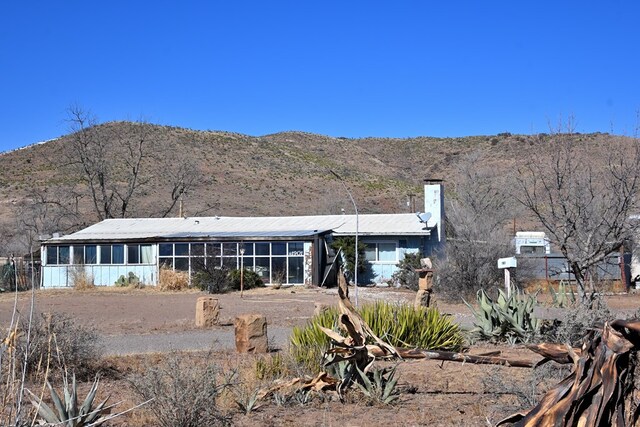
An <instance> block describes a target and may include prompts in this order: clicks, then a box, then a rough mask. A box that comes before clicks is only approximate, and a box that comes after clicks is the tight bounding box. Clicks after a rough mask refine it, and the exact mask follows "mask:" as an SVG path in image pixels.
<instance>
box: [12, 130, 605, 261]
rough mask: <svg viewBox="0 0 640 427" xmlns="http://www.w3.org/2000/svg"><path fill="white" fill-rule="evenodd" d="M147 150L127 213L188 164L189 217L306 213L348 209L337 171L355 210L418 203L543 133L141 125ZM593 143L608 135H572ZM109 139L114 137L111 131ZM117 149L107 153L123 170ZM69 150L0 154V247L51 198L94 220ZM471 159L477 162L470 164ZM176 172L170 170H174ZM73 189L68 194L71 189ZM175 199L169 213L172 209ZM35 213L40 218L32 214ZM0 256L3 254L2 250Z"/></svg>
mask: <svg viewBox="0 0 640 427" xmlns="http://www.w3.org/2000/svg"><path fill="white" fill-rule="evenodd" d="M133 126H134V125H133V124H132V123H130V122H111V123H106V124H102V125H99V127H100V128H101V129H102V130H105V131H109V132H104V133H103V135H107V136H105V138H106V140H105V141H104V142H105V144H104V146H105V147H107V148H108V147H116V146H117V140H116V138H117V137H118V136H117V135H119V137H122V136H123V135H125V136H126V135H127V133H130V132H132V130H131V129H133ZM147 126H149V128H148V132H149V133H148V135H149V141H150V145H149V147H150V148H151V150H150V152H149V155H148V156H146V157H145V158H144V161H143V165H142V170H143V175H142V178H144V180H146V181H148V184H147V185H145V186H144V187H141V189H140V190H139V193H138V194H137V195H136V196H135V197H134V198H133V199H132V200H133V202H132V204H131V206H130V207H129V209H128V213H127V216H159V215H161V214H162V213H163V209H164V208H165V207H166V206H170V202H171V194H170V193H171V190H172V181H171V178H172V172H171V171H172V168H173V166H174V165H176V164H180V165H188V166H189V168H191V170H192V171H193V173H194V174H195V175H194V176H195V177H196V178H197V179H196V181H195V183H194V185H193V187H192V188H190V189H189V191H188V192H187V193H186V194H185V195H184V197H183V200H184V214H185V215H191V216H195V215H255V216H259V215H305V214H335V213H340V211H341V209H344V210H345V211H346V212H347V213H349V212H352V207H351V202H350V200H349V198H348V195H347V194H346V192H345V190H344V188H343V186H342V184H341V183H340V182H339V181H338V180H337V179H336V178H335V177H333V175H332V174H331V173H330V172H329V171H330V170H333V171H335V172H336V173H338V174H339V175H341V176H342V178H343V180H344V182H345V183H346V185H347V186H348V187H349V189H350V190H351V192H352V194H353V197H354V198H355V200H356V202H357V204H358V208H359V210H360V212H361V213H394V212H407V211H408V210H409V209H410V208H409V207H408V206H407V200H408V196H407V195H408V194H415V195H416V199H415V206H416V209H417V210H420V207H421V206H423V200H422V183H423V180H424V179H425V178H440V179H444V180H445V182H446V185H447V187H446V188H447V194H448V196H449V197H455V191H454V190H455V185H456V182H457V179H458V175H459V173H460V168H461V167H463V166H462V165H463V164H466V165H468V164H469V162H468V158H469V156H470V155H471V154H472V153H473V156H474V157H473V159H474V162H477V164H478V165H482V167H483V168H489V169H492V170H494V171H495V172H497V173H498V174H504V175H507V174H508V172H509V171H510V170H512V169H513V168H514V164H515V162H516V161H517V159H518V157H519V155H520V153H521V152H522V150H523V149H524V148H525V147H530V146H532V145H534V144H536V143H538V142H539V141H541V140H544V139H545V138H546V136H545V135H531V136H528V135H511V134H508V133H505V134H500V135H495V136H473V137H464V138H431V137H417V138H375V137H370V138H356V139H351V138H342V137H330V136H324V135H316V134H310V133H304V132H281V133H277V134H272V135H265V136H261V137H253V136H247V135H241V134H236V133H229V132H217V131H197V130H190V129H183V128H176V127H169V126H157V125H147ZM574 137H576V138H581V139H584V140H587V141H592V142H594V143H596V144H597V142H598V141H599V140H602V139H604V138H606V137H607V135H606V134H590V135H575V136H574ZM109 138H113V139H109ZM118 153H119V152H118V150H115V149H114V150H113V152H112V153H110V152H108V153H107V158H108V159H109V161H113V162H114V163H115V164H118V165H120V166H118V167H121V168H122V173H123V174H124V173H125V172H126V171H125V168H127V167H128V166H127V165H126V164H124V162H123V160H122V158H120V157H119V154H118ZM72 158H73V135H65V136H63V137H61V138H58V139H55V140H51V141H48V142H46V143H41V144H35V145H31V146H28V147H25V148H23V149H19V150H15V151H11V152H6V153H0V233H1V235H3V238H2V240H3V241H4V242H5V246H4V248H0V252H7V251H8V250H11V249H12V248H14V247H16V245H17V243H16V242H17V241H18V240H20V237H21V234H22V232H21V231H20V229H21V227H20V226H19V223H20V222H28V221H33V220H34V217H38V216H40V217H41V216H42V215H43V214H44V215H47V214H48V215H54V214H52V213H51V211H55V209H54V208H55V203H57V202H59V201H60V200H62V199H65V200H66V202H65V203H67V207H69V206H72V205H73V206H76V205H77V210H78V216H77V220H76V221H75V223H74V224H71V225H70V226H69V227H70V229H68V230H62V231H66V232H70V231H73V229H77V228H79V227H81V226H84V225H87V224H91V223H93V222H96V221H97V220H98V219H99V217H98V216H96V214H95V213H94V212H93V211H92V204H91V200H90V198H89V197H88V196H87V195H86V186H85V184H84V183H83V181H82V175H81V174H80V173H79V170H78V168H77V167H74V166H73V165H72V164H71V163H72V162H71V161H70V160H71V159H72ZM472 164H473V163H472ZM174 172H175V171H174ZM71 195H74V198H73V200H72V201H71V202H70V201H69V197H70V196H71ZM34 199H40V200H45V199H46V200H47V201H48V202H49V205H48V206H49V207H50V208H51V210H50V211H48V212H44V213H43V212H41V210H39V211H38V212H36V213H34V212H33V209H30V206H31V204H32V202H33V200H34ZM177 214H178V208H177V206H174V208H173V209H172V210H171V212H170V213H169V215H177ZM35 219H36V220H37V218H35ZM0 255H2V254H0Z"/></svg>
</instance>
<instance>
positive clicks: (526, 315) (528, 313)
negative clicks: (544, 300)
mask: <svg viewBox="0 0 640 427" xmlns="http://www.w3.org/2000/svg"><path fill="white" fill-rule="evenodd" d="M477 302H478V310H475V309H474V308H473V307H472V306H471V305H470V304H469V303H468V302H466V301H464V303H465V304H466V305H467V307H469V309H470V310H471V312H472V313H473V315H474V317H475V321H474V326H475V327H474V328H473V329H472V330H471V333H472V334H477V335H479V336H480V337H481V338H483V339H487V340H490V341H509V342H511V343H515V342H518V341H529V340H530V339H531V337H533V336H534V335H535V334H536V333H537V332H538V330H539V329H540V325H541V321H540V320H539V319H536V318H535V317H534V316H533V310H534V309H535V307H536V305H537V297H536V295H526V294H524V293H523V292H521V291H520V290H519V289H517V288H512V290H511V295H510V296H507V295H506V294H505V293H504V292H503V291H502V290H498V298H497V299H496V300H495V301H494V300H492V299H491V298H490V297H489V296H488V295H487V293H486V292H485V291H484V290H483V289H480V290H479V291H478V294H477Z"/></svg>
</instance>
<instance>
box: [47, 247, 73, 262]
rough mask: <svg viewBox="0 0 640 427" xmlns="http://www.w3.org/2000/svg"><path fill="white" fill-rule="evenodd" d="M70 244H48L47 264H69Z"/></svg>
mask: <svg viewBox="0 0 640 427" xmlns="http://www.w3.org/2000/svg"><path fill="white" fill-rule="evenodd" d="M69 252H70V251H69V246H48V247H47V264H50V265H57V264H69Z"/></svg>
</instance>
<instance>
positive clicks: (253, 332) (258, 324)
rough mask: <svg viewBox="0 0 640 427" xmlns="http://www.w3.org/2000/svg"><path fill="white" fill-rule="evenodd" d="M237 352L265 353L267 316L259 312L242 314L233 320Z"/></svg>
mask: <svg viewBox="0 0 640 427" xmlns="http://www.w3.org/2000/svg"><path fill="white" fill-rule="evenodd" d="M235 335H236V350H237V351H238V353H267V352H268V351H269V343H268V339H267V318H266V317H265V316H263V315H261V314H242V315H240V316H238V317H236V321H235Z"/></svg>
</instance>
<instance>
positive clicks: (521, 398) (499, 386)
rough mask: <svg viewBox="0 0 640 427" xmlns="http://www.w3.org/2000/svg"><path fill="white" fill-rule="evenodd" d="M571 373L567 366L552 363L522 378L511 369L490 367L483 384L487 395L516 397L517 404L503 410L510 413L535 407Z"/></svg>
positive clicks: (538, 367) (543, 365) (539, 367)
mask: <svg viewBox="0 0 640 427" xmlns="http://www.w3.org/2000/svg"><path fill="white" fill-rule="evenodd" d="M570 371H571V369H569V367H568V366H566V365H560V364H558V363H555V362H550V363H544V364H542V365H537V366H534V367H533V368H531V369H530V370H529V371H528V372H527V373H526V374H525V375H524V376H522V377H520V376H516V375H513V372H512V368H511V367H508V366H490V367H487V369H486V370H485V371H484V376H483V377H482V379H481V382H482V385H483V387H484V392H485V393H492V394H496V395H502V394H510V395H512V396H515V398H516V399H517V403H516V404H514V405H513V406H507V407H505V408H502V410H504V411H507V412H508V411H515V410H519V409H524V408H530V407H532V406H534V405H535V404H536V403H537V402H539V401H540V398H541V397H542V396H543V395H544V393H545V392H546V391H547V390H548V389H549V388H550V387H551V386H553V385H555V384H557V383H558V382H560V381H561V380H562V379H563V378H565V377H566V376H567V375H569V373H570Z"/></svg>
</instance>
